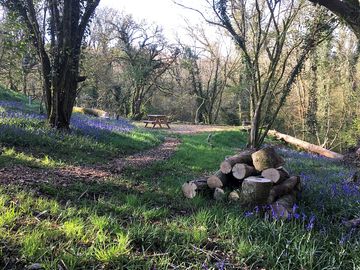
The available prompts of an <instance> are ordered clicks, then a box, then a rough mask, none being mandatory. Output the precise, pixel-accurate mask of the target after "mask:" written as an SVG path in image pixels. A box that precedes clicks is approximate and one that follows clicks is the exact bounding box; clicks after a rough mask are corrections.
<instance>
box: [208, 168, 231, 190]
mask: <svg viewBox="0 0 360 270" xmlns="http://www.w3.org/2000/svg"><path fill="white" fill-rule="evenodd" d="M227 182H228V178H227V176H226V175H225V174H224V173H222V172H221V171H217V172H216V173H215V174H214V175H212V176H210V177H209V178H208V179H207V185H208V186H209V188H212V189H214V188H223V187H225V186H226V184H227Z"/></svg>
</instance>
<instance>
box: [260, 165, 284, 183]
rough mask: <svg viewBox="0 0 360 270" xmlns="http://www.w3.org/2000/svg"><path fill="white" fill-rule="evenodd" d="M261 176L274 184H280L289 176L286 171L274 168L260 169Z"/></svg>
mask: <svg viewBox="0 0 360 270" xmlns="http://www.w3.org/2000/svg"><path fill="white" fill-rule="evenodd" d="M261 176H262V177H264V178H267V179H270V180H271V181H272V182H273V183H274V184H280V183H281V182H284V180H286V179H288V178H289V177H290V175H289V173H288V172H287V171H285V170H283V169H274V168H269V169H266V170H264V171H262V173H261Z"/></svg>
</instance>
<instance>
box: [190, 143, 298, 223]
mask: <svg viewBox="0 0 360 270" xmlns="http://www.w3.org/2000/svg"><path fill="white" fill-rule="evenodd" d="M284 164H285V161H284V159H283V158H282V157H281V156H280V155H278V154H277V152H276V151H275V149H274V148H272V147H265V148H262V149H260V150H258V151H254V150H246V151H243V152H240V153H238V154H237V155H235V156H231V157H227V158H225V160H224V161H223V162H222V163H221V164H220V169H219V170H218V171H217V172H216V173H215V174H214V175H211V176H210V177H208V178H207V179H206V181H205V180H204V179H202V180H201V181H199V180H197V181H190V182H187V183H185V184H184V185H183V193H184V195H185V196H186V197H187V198H193V197H195V196H196V194H197V192H198V191H200V190H204V189H207V190H210V191H212V192H213V197H214V199H215V200H223V199H224V198H225V197H226V194H228V196H227V197H228V199H229V200H230V201H236V202H239V203H240V204H241V205H246V206H255V205H266V204H270V206H271V209H272V211H273V212H274V211H275V212H277V214H279V216H284V217H287V216H288V215H289V214H290V213H291V211H292V209H293V205H294V204H295V203H296V200H297V194H298V193H299V191H301V182H300V178H299V177H298V176H291V175H290V174H289V172H288V171H287V170H286V169H285V168H284V167H283V166H284ZM234 187H235V188H236V189H235V190H234ZM229 189H230V191H229V193H226V190H229Z"/></svg>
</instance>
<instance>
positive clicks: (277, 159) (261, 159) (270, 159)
mask: <svg viewBox="0 0 360 270" xmlns="http://www.w3.org/2000/svg"><path fill="white" fill-rule="evenodd" d="M251 157H252V160H253V164H254V167H255V169H256V170H257V171H260V172H261V171H263V170H265V169H269V168H277V167H280V166H282V165H284V159H283V158H282V157H281V156H279V155H278V154H277V153H276V151H275V149H274V148H272V147H265V148H263V149H261V150H259V151H257V152H255V153H253V154H252V155H251Z"/></svg>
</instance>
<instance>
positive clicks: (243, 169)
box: [232, 163, 257, 180]
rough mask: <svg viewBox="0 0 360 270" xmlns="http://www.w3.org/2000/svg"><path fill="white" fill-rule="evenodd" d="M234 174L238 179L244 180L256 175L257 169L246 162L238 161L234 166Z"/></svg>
mask: <svg viewBox="0 0 360 270" xmlns="http://www.w3.org/2000/svg"><path fill="white" fill-rule="evenodd" d="M232 174H233V176H234V177H235V178H236V179H238V180H243V179H245V178H246V177H249V176H252V175H256V174H257V171H256V170H255V168H254V167H253V166H249V165H247V164H244V163H237V164H235V165H234V167H233V168H232Z"/></svg>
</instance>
